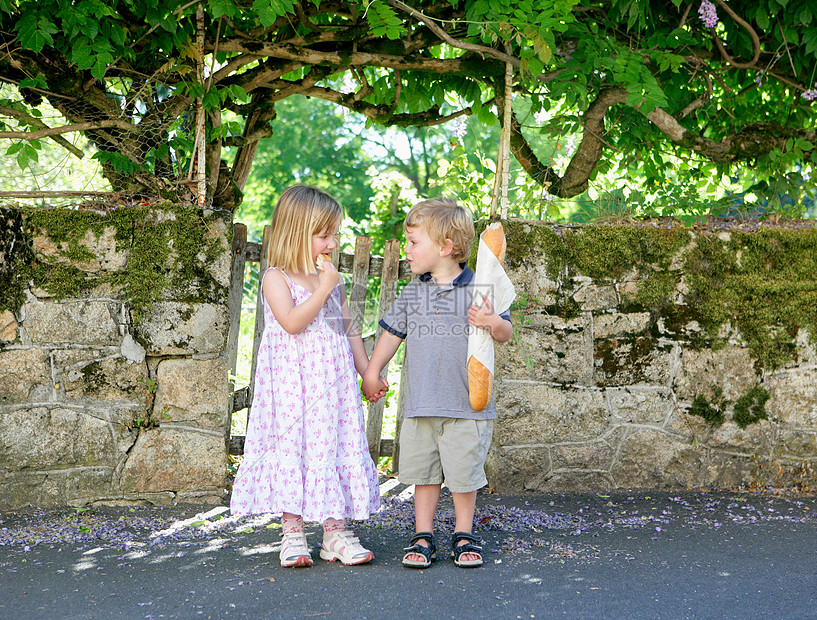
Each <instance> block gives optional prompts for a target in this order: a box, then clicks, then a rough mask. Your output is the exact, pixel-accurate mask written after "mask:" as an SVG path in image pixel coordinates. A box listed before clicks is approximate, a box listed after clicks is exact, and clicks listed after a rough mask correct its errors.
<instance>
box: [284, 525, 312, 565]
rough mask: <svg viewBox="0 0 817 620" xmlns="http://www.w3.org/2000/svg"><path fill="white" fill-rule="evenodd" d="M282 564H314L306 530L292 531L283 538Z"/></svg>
mask: <svg viewBox="0 0 817 620" xmlns="http://www.w3.org/2000/svg"><path fill="white" fill-rule="evenodd" d="M281 566H283V567H284V568H290V567H294V566H312V556H311V555H310V553H309V546H308V545H307V544H306V533H305V532H290V533H289V534H284V536H283V538H281Z"/></svg>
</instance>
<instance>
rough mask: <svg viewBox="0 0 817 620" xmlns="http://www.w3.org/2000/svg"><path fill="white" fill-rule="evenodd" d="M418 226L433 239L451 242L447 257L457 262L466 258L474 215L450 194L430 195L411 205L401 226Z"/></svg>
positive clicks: (407, 227) (440, 241)
mask: <svg viewBox="0 0 817 620" xmlns="http://www.w3.org/2000/svg"><path fill="white" fill-rule="evenodd" d="M417 227H422V228H423V229H424V230H425V231H426V234H427V235H428V236H429V238H430V239H431V240H432V241H434V243H439V244H440V245H445V240H446V239H451V242H452V243H453V245H454V248H453V250H452V251H451V258H452V259H453V260H455V261H457V262H458V263H463V262H465V261H466V260H468V257H469V256H470V254H471V246H472V245H473V243H474V216H473V215H471V212H470V211H469V210H468V209H466V208H465V207H461V206H459V205H458V204H457V201H456V200H454V199H453V198H431V199H429V200H423V201H422V202H418V203H417V204H416V205H414V206H413V207H412V208H411V211H409V212H408V215H407V216H406V221H405V222H403V229H404V230H408V229H409V228H417Z"/></svg>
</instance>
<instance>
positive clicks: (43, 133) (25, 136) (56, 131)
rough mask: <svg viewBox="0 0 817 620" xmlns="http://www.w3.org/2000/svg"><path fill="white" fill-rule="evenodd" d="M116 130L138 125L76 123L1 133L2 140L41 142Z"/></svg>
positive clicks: (124, 123) (98, 122)
mask: <svg viewBox="0 0 817 620" xmlns="http://www.w3.org/2000/svg"><path fill="white" fill-rule="evenodd" d="M107 128H116V129H123V130H125V131H136V130H137V127H136V125H133V124H131V123H129V122H128V121H117V120H110V121H96V122H93V123H75V124H73V125H63V126H62V127H48V128H46V129H39V130H37V131H0V138H12V139H16V140H17V139H19V140H29V141H30V140H39V139H40V138H50V137H52V136H57V135H60V134H63V133H71V132H72V131H92V130H95V129H107Z"/></svg>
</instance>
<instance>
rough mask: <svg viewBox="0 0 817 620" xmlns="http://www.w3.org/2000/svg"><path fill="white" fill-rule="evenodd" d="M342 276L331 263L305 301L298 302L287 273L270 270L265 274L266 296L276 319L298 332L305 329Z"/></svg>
mask: <svg viewBox="0 0 817 620" xmlns="http://www.w3.org/2000/svg"><path fill="white" fill-rule="evenodd" d="M339 278H340V276H339V275H338V272H337V270H336V269H335V268H334V266H332V264H331V263H330V264H329V265H328V266H327V267H326V268H325V269H324V270H323V271H322V272H321V273H320V274H319V276H318V282H319V283H318V288H316V289H315V291H314V292H313V293H312V295H311V296H310V297H309V299H307V300H306V301H304V302H303V303H302V304H298V305H295V302H293V301H292V295H291V294H290V292H289V283H288V282H287V279H286V276H284V274H283V273H281V272H280V271H269V272H267V275H266V277H265V278H264V286H263V291H264V298H265V299H266V300H267V303H268V304H269V307H270V310H272V314H273V315H274V316H275V320H276V321H278V322H279V323H280V324H281V327H283V328H284V329H285V330H286V331H287V332H288V333H290V334H297V333H300V332H302V331H303V330H304V329H306V326H307V325H309V324H310V323H311V322H312V320H313V319H314V318H315V317H316V316H318V312H320V311H321V308H322V307H323V304H325V303H326V300H327V299H329V296H330V295H331V294H332V289H334V288H335V285H336V284H337V283H338V281H339Z"/></svg>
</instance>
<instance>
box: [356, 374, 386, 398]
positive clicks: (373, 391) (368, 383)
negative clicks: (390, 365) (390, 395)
mask: <svg viewBox="0 0 817 620" xmlns="http://www.w3.org/2000/svg"><path fill="white" fill-rule="evenodd" d="M362 389H363V395H364V396H365V397H366V400H368V401H369V402H370V403H376V402H377V401H378V400H380V399H381V398H383V397H384V396H385V395H386V393H387V392H388V391H389V382H388V381H386V379H384V378H383V377H381V376H379V375H374V376H370V375H368V374H365V375H363V385H362Z"/></svg>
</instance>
